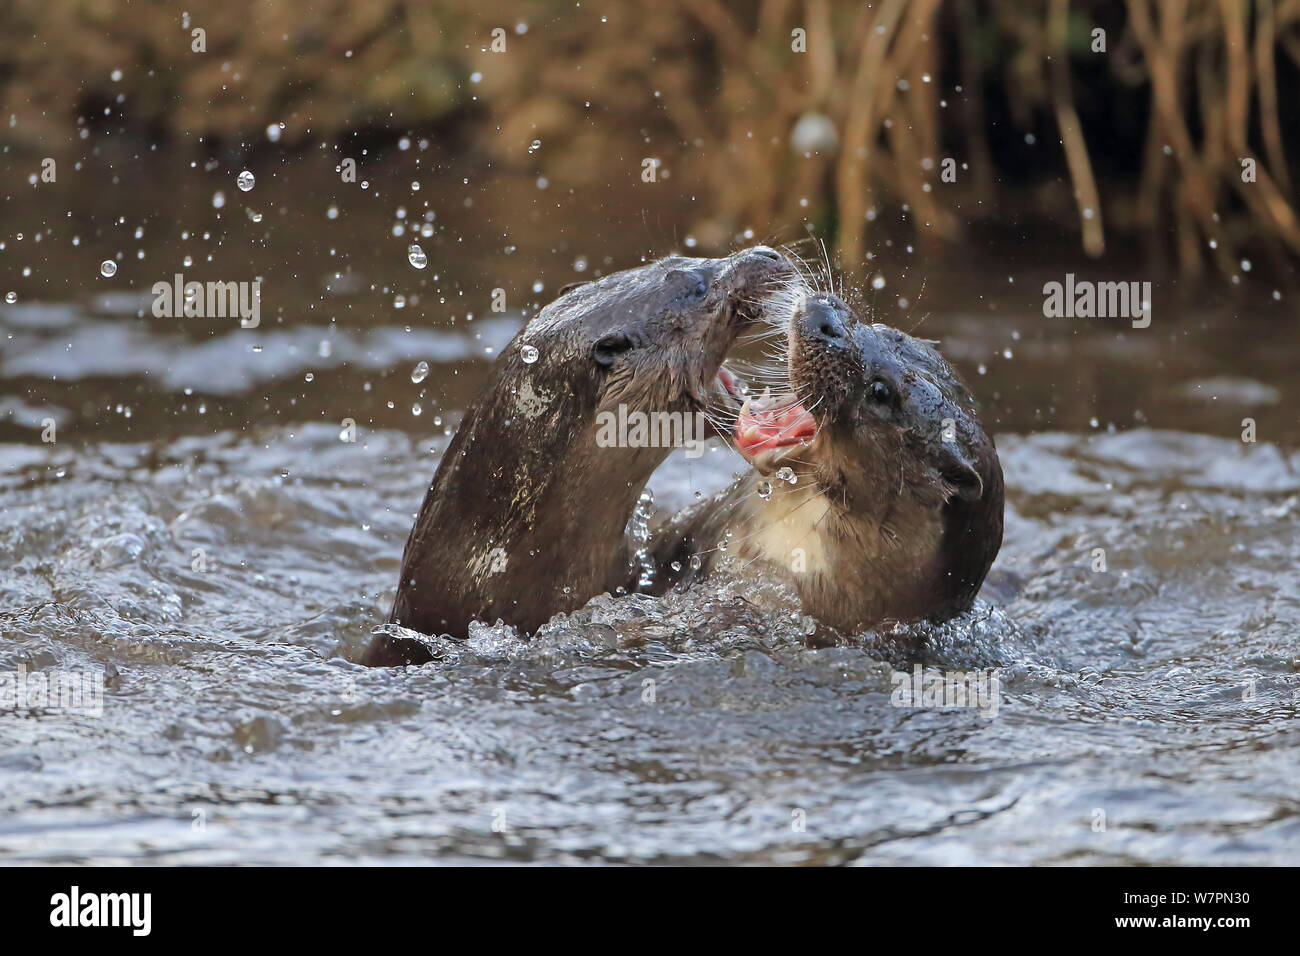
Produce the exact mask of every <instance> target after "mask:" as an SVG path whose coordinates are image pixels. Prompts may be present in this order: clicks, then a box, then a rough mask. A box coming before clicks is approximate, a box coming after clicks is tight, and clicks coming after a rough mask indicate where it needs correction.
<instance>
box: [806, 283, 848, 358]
mask: <svg viewBox="0 0 1300 956" xmlns="http://www.w3.org/2000/svg"><path fill="white" fill-rule="evenodd" d="M794 324H795V332H796V334H798V335H799V337H800V338H802V339H803V340H804V341H805V342H808V343H809V344H811V345H816V346H820V347H822V348H847V347H848V345H849V325H848V315H847V313H846V312H845V311H844V310H843V309H840V308H837V307H836V306H835V305H833V304H832V303H830V302H827V301H826V300H825V299H823V298H822V297H820V296H812V297H807V296H806V297H804V299H803V301H802V302H800V303H799V304H797V305H796V306H795V316H794Z"/></svg>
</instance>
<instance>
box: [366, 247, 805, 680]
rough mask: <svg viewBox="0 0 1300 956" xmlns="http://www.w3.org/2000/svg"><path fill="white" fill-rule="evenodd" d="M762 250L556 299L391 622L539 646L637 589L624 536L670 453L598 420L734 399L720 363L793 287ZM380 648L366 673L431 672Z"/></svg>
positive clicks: (388, 645)
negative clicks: (592, 608)
mask: <svg viewBox="0 0 1300 956" xmlns="http://www.w3.org/2000/svg"><path fill="white" fill-rule="evenodd" d="M793 274H794V270H793V267H792V266H791V264H790V263H789V261H788V260H787V259H786V258H785V257H784V256H782V255H781V254H780V253H778V252H776V251H774V250H772V249H768V248H766V247H763V246H756V247H754V248H752V249H745V250H742V251H741V252H737V253H735V254H734V255H731V256H728V257H725V258H721V259H690V258H684V257H680V256H673V257H669V258H666V259H661V260H659V261H657V262H652V263H649V264H647V265H644V266H642V267H640V268H637V269H629V270H627V271H625V272H619V273H615V274H613V275H610V276H606V277H604V278H602V279H598V280H596V281H594V282H590V283H587V284H585V285H582V286H580V287H579V288H576V289H574V290H573V291H569V292H567V293H562V294H561V295H560V297H559V298H558V299H556V300H555V301H554V302H552V303H551V304H550V305H548V306H546V307H545V308H544V309H542V310H541V312H539V313H538V314H537V315H536V316H535V317H534V318H533V319H532V320H531V321H530V322H529V323H528V325H527V326H525V328H524V329H523V331H521V332H520V333H519V335H517V336H516V337H515V339H514V341H512V342H511V343H510V345H509V346H507V347H506V348H505V349H504V350H503V352H502V354H501V356H500V358H499V359H498V360H497V362H496V364H495V365H494V366H493V369H492V372H491V374H490V375H489V377H488V380H487V382H486V383H485V385H484V387H483V390H482V392H481V393H480V395H479V397H478V399H477V400H476V401H475V402H474V404H473V405H472V406H471V407H470V409H469V411H468V412H467V413H466V415H465V418H464V420H463V421H462V422H461V425H460V428H459V429H458V430H457V431H456V436H455V438H453V439H452V442H451V445H450V446H449V447H448V448H447V451H446V452H445V454H444V455H443V457H442V461H441V463H440V464H439V466H438V471H437V474H436V475H435V476H434V479H433V483H432V485H431V486H430V487H429V491H428V494H427V495H426V496H425V499H424V505H423V507H422V508H421V509H420V514H419V517H417V518H416V519H415V525H414V527H413V528H412V530H411V535H410V539H409V540H408V541H407V543H406V551H405V553H404V555H403V558H402V573H401V578H400V580H399V581H398V586H397V597H396V599H395V601H394V603H393V610H392V614H391V617H390V621H391V622H392V623H395V624H400V625H402V626H404V627H407V628H410V629H412V630H415V631H419V632H421V633H424V634H443V633H450V634H451V635H453V636H455V637H464V636H465V634H466V633H467V629H468V626H469V623H470V622H471V621H475V620H477V621H485V622H488V623H491V622H493V621H496V620H497V619H502V620H504V621H505V622H506V623H507V624H513V625H515V626H517V627H519V628H520V629H521V630H524V631H532V630H534V629H536V628H537V627H538V626H539V625H541V624H544V623H545V622H546V621H547V620H549V619H550V618H551V617H552V616H553V615H555V614H558V613H560V612H562V611H571V610H573V609H575V608H578V607H581V606H582V605H583V604H585V603H586V602H587V601H588V600H589V599H590V598H592V597H594V596H596V595H597V594H600V593H602V592H605V591H610V592H614V591H616V590H617V589H618V588H620V587H625V586H634V580H633V574H632V568H631V567H630V565H629V551H628V547H627V545H626V543H625V538H624V528H625V526H626V525H627V523H628V519H629V517H630V516H631V514H632V511H633V508H634V507H635V505H636V503H637V499H638V497H639V496H640V494H641V492H642V490H643V488H644V487H645V483H646V481H647V480H648V479H649V477H650V474H651V472H653V471H654V469H655V468H656V467H657V466H658V465H659V463H660V462H662V461H663V459H664V458H665V457H666V456H667V454H668V452H669V450H670V449H669V448H667V447H664V446H663V445H662V444H659V443H656V444H654V445H652V446H647V445H645V444H643V443H637V444H634V443H631V442H628V443H626V444H624V445H621V446H616V447H609V443H607V442H602V441H601V440H600V438H601V436H600V435H599V421H600V418H601V413H602V412H604V413H608V414H610V415H617V413H618V412H619V410H620V408H622V409H623V410H625V411H626V410H631V411H634V412H636V413H638V414H639V415H645V414H654V415H661V414H668V415H672V414H678V415H683V414H693V413H694V412H695V411H700V410H703V409H704V408H705V407H706V406H708V405H710V404H715V403H716V402H718V401H719V399H720V398H721V397H722V396H725V395H727V394H729V393H730V391H731V389H732V388H733V385H732V380H731V379H730V377H729V376H728V375H727V374H726V373H725V372H724V371H722V370H721V363H722V360H723V357H724V355H725V354H726V351H727V348H728V347H729V346H730V345H731V343H732V341H733V339H735V337H736V335H737V334H738V333H739V332H740V331H741V330H742V329H743V328H744V327H746V326H747V325H748V324H749V323H750V322H751V321H753V320H754V319H755V318H756V317H757V314H758V310H759V309H760V308H761V306H762V301H763V297H764V295H765V294H766V293H767V292H769V291H771V289H772V288H773V286H774V285H779V284H780V283H782V282H784V281H789V280H791V279H792V278H793ZM430 659H431V654H430V652H429V650H428V649H427V648H426V647H425V646H424V645H423V644H422V643H421V642H419V641H418V640H416V639H414V638H405V637H402V638H398V637H392V636H388V635H381V636H380V637H379V638H377V639H376V641H375V642H374V643H373V644H372V645H371V647H370V649H369V651H368V652H367V654H366V656H365V657H364V659H363V661H362V663H366V664H371V665H385V664H388V665H392V664H402V663H408V664H410V663H422V662H425V661H428V660H430Z"/></svg>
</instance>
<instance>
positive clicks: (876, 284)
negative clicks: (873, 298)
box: [871, 275, 885, 292]
mask: <svg viewBox="0 0 1300 956" xmlns="http://www.w3.org/2000/svg"><path fill="white" fill-rule="evenodd" d="M884 287H885V277H884V276H882V275H877V276H873V277H872V279H871V288H873V289H875V290H876V291H877V292H879V291H880V290H881V289H883V288H884Z"/></svg>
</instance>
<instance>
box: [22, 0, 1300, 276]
mask: <svg viewBox="0 0 1300 956" xmlns="http://www.w3.org/2000/svg"><path fill="white" fill-rule="evenodd" d="M3 20H4V23H3V27H4V29H3V30H2V31H0V116H2V117H3V120H4V122H3V123H0V145H3V147H4V148H5V149H7V150H9V151H11V154H12V153H15V152H18V153H23V152H25V153H29V154H31V155H33V156H42V155H46V154H52V155H60V151H61V150H74V149H75V148H76V146H77V140H78V139H79V138H81V137H84V136H85V135H87V131H88V130H90V131H93V130H94V129H95V128H96V127H103V126H112V127H113V128H114V129H115V130H117V129H120V130H122V131H123V132H125V133H126V134H127V135H128V136H134V137H135V138H137V139H138V141H139V142H142V143H145V144H148V146H149V147H150V148H156V149H158V150H194V151H197V152H199V153H203V152H216V151H220V150H223V149H225V150H230V149H239V150H241V151H243V152H245V153H248V152H256V151H257V150H259V149H270V148H275V149H280V150H283V149H300V150H303V151H306V150H310V149H318V148H320V146H321V145H322V144H331V145H333V144H337V143H338V142H340V140H342V139H345V138H346V139H348V140H349V141H351V142H360V143H362V144H372V145H375V146H376V147H382V146H383V145H384V144H385V143H387V142H388V141H391V140H393V139H395V138H396V137H398V136H402V135H410V134H413V133H418V134H420V135H425V136H430V137H432V138H433V139H435V141H437V142H439V143H440V144H443V145H446V146H450V147H451V148H454V149H455V150H457V151H459V152H460V153H462V154H465V155H468V156H471V157H473V158H474V159H475V161H477V162H481V163H483V164H489V165H492V166H493V168H496V169H510V168H519V169H523V170H527V171H530V172H535V173H536V174H538V175H544V176H545V177H547V178H548V179H549V181H550V182H551V183H552V184H554V185H557V186H562V187H581V186H582V185H584V184H586V183H589V182H591V181H593V180H594V179H595V178H597V177H601V176H608V175H609V172H608V171H609V170H610V169H611V167H613V168H621V169H625V170H626V175H627V176H628V177H630V178H637V177H640V176H641V174H642V168H643V165H642V164H643V160H644V159H646V158H654V159H657V160H659V162H660V164H661V165H660V167H659V169H658V175H660V176H663V177H673V178H676V179H678V180H679V182H680V181H686V182H690V183H692V184H698V186H697V188H696V189H695V190H694V206H693V209H692V213H691V214H692V216H693V217H694V219H693V221H692V222H691V223H690V228H691V231H692V235H693V236H694V237H696V238H697V240H698V241H699V243H700V244H701V245H703V246H724V245H728V244H730V243H733V242H735V241H736V240H737V239H738V238H741V237H743V236H745V235H747V234H753V233H756V234H758V236H759V237H760V238H776V239H785V240H789V239H795V238H800V236H798V235H791V234H790V230H791V229H792V228H797V227H798V226H799V224H803V225H804V226H805V228H807V229H809V230H810V231H813V232H814V233H815V234H817V235H818V236H821V237H824V238H825V239H827V241H828V242H830V243H833V245H834V247H835V248H836V250H837V251H838V253H839V255H840V257H841V260H842V262H843V264H844V266H845V267H846V268H847V269H848V270H849V271H850V272H858V273H859V274H860V273H861V271H862V270H863V268H864V264H863V259H864V255H865V250H866V249H867V248H869V235H870V233H871V230H872V228H873V223H874V222H875V221H876V220H877V219H880V218H883V217H884V216H885V215H886V214H888V215H889V217H890V220H891V222H894V221H896V220H897V219H898V218H899V217H900V216H901V217H902V218H903V219H905V220H906V223H907V229H908V231H909V235H910V236H912V237H914V241H916V242H917V243H920V244H928V243H935V244H952V243H959V242H961V241H962V239H963V237H964V236H965V235H967V234H968V232H969V231H970V230H972V229H975V228H980V227H981V226H983V227H990V222H991V221H992V223H993V226H992V227H994V228H996V227H1003V228H1005V227H1006V225H1007V224H1008V223H1014V224H1016V228H1018V229H1020V231H1021V232H1020V234H1019V236H1018V237H1017V238H1019V239H1020V240H1022V241H1023V240H1024V239H1027V238H1029V236H1030V235H1031V232H1030V231H1029V228H1028V227H1027V226H1026V225H1025V224H1026V223H1032V222H1033V221H1035V220H1041V221H1050V222H1053V223H1056V224H1057V225H1058V226H1059V227H1060V228H1061V229H1064V230H1066V231H1068V233H1069V235H1070V237H1071V241H1072V242H1073V243H1075V247H1076V249H1081V250H1082V251H1083V252H1085V253H1086V254H1088V255H1089V256H1100V255H1102V254H1103V253H1104V251H1105V248H1106V244H1107V243H1108V242H1114V241H1115V240H1116V239H1117V238H1118V239H1122V240H1123V241H1124V242H1130V241H1132V242H1139V241H1140V242H1142V243H1144V244H1145V245H1146V246H1147V247H1148V249H1149V250H1150V251H1151V252H1152V253H1153V254H1154V255H1155V256H1157V257H1160V258H1163V259H1165V260H1167V261H1168V262H1169V263H1170V264H1171V265H1173V266H1175V267H1176V268H1177V270H1178V271H1179V272H1180V273H1181V274H1182V275H1184V276H1196V275H1199V274H1202V273H1209V274H1213V273H1219V274H1222V275H1225V276H1230V275H1233V274H1235V273H1236V272H1237V270H1238V265H1239V263H1240V261H1241V259H1242V258H1243V257H1244V256H1251V257H1254V259H1256V260H1257V261H1259V262H1261V263H1267V264H1270V265H1271V266H1272V267H1273V270H1274V271H1275V272H1276V273H1278V274H1282V275H1286V274H1289V273H1291V272H1293V270H1294V263H1295V261H1296V258H1297V257H1298V256H1300V222H1298V221H1297V217H1296V208H1297V204H1296V193H1295V187H1294V184H1295V183H1296V181H1297V177H1298V176H1300V171H1297V170H1296V169H1295V167H1294V163H1295V158H1296V156H1297V155H1300V111H1297V108H1296V106H1297V96H1296V91H1297V89H1300V0H1109V2H1081V0H1016V2H992V0H876V2H874V3H871V4H867V3H862V2H835V0H758V2H739V0H654V2H621V3H599V2H590V3H583V4H581V5H580V6H579V5H575V4H574V3H571V2H547V0H519V2H512V3H509V4H494V3H493V4H490V3H483V2H479V0H432V2H431V0H315V2H271V0H185V2H184V3H182V4H175V3H165V2H142V0H134V2H130V0H8V5H7V12H5V13H4V14H3ZM195 30H200V31H202V34H201V36H202V41H203V42H202V46H203V47H204V49H203V50H202V51H201V52H200V51H196V50H195V46H196V36H197V35H196V34H195V32H194V31H195ZM494 30H498V31H500V32H498V33H497V34H496V35H495V38H494V34H493V31H494ZM1098 31H1101V32H1098ZM494 47H496V48H497V49H494ZM501 48H503V49H501ZM281 129H283V132H282V133H281V132H280V130H281ZM539 142H541V143H545V144H546V148H545V149H541V150H535V149H533V148H530V147H532V146H533V144H536V143H539ZM945 159H951V160H953V161H954V164H955V165H953V166H952V167H951V168H952V169H953V175H950V176H949V177H944V176H943V175H942V172H943V169H944V165H945V164H944V160H945ZM1243 161H1250V162H1248V163H1245V164H1244V163H1243ZM1247 166H1253V175H1245V176H1244V175H1243V172H1244V171H1245V170H1246V167H1247ZM948 179H952V180H954V181H947V180H948ZM746 230H752V233H746ZM909 241H910V240H909Z"/></svg>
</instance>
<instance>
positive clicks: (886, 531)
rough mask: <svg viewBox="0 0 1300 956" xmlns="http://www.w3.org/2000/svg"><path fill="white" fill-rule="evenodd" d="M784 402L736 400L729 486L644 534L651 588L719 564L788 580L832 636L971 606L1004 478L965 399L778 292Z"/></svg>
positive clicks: (995, 528) (935, 360)
mask: <svg viewBox="0 0 1300 956" xmlns="http://www.w3.org/2000/svg"><path fill="white" fill-rule="evenodd" d="M784 311H786V312H787V313H788V327H787V329H786V334H785V339H786V343H787V355H786V362H787V370H786V374H788V377H789V386H790V387H791V389H792V390H793V395H792V396H790V397H789V398H787V399H785V400H781V399H773V398H771V397H770V396H769V395H768V394H766V393H765V394H764V396H762V397H759V398H757V399H752V398H751V399H749V400H748V401H746V402H745V403H744V404H743V405H742V406H741V407H740V408H739V409H738V410H737V412H736V424H735V429H734V437H735V443H736V448H737V450H738V451H739V452H740V453H741V454H742V455H743V456H744V457H745V458H746V459H747V460H748V461H750V462H751V463H752V464H753V465H754V470H753V471H751V472H750V473H749V474H748V475H745V476H744V477H742V478H741V479H740V480H739V481H738V482H737V483H736V484H734V485H733V486H732V487H731V488H730V489H728V490H727V491H725V492H723V493H721V494H720V495H718V496H716V497H715V498H714V499H712V500H709V501H705V502H702V503H701V504H699V505H697V506H695V507H693V508H691V509H688V510H687V511H686V512H684V513H682V514H681V515H678V516H677V517H676V518H674V519H672V520H671V521H669V522H668V523H666V524H665V525H664V526H663V527H661V528H659V529H658V533H657V535H656V540H655V541H654V543H653V553H654V555H655V558H656V561H657V563H658V564H659V566H660V568H661V569H662V571H663V574H661V575H660V582H659V585H658V590H659V591H660V592H661V593H662V591H664V590H666V589H667V588H668V587H669V586H671V585H674V584H687V583H690V582H691V581H693V580H695V579H696V578H698V577H700V576H702V575H704V574H707V573H708V572H709V570H710V569H711V568H712V567H713V566H714V565H716V564H717V562H718V559H719V556H720V555H722V554H728V553H729V554H734V555H736V556H737V557H738V558H739V559H741V560H744V561H751V562H752V561H762V562H764V563H765V564H766V565H767V566H769V567H771V568H772V569H774V570H776V571H778V573H782V574H785V575H787V576H789V577H790V578H791V579H792V580H793V583H794V585H795V587H796V589H797V590H798V593H799V597H800V600H801V602H802V603H803V606H804V611H805V613H807V614H809V615H811V616H812V617H814V618H816V619H817V621H818V622H820V623H821V624H822V625H825V626H827V627H830V628H832V629H834V630H836V631H840V632H844V633H860V632H861V631H863V630H866V629H868V628H870V627H871V626H873V625H876V624H879V623H881V622H883V621H890V620H895V621H901V620H918V619H929V620H934V621H942V620H946V619H948V618H951V617H954V616H956V615H957V614H959V613H961V612H963V611H965V610H967V609H969V608H970V607H971V605H972V604H973V603H974V600H975V596H976V594H977V593H978V592H979V589H980V585H981V584H982V583H983V581H984V577H985V575H986V574H987V573H988V570H989V568H990V566H991V565H992V564H993V559H994V557H995V556H996V555H997V553H998V549H999V548H1000V547H1001V544H1002V520H1003V493H1004V492H1003V482H1002V467H1001V464H1000V463H999V461H998V456H997V450H996V449H995V447H994V445H993V442H992V440H991V439H990V438H989V437H988V436H987V435H986V434H985V432H984V429H983V427H982V426H981V425H980V421H979V418H978V413H977V408H976V404H975V400H974V399H973V398H972V396H971V394H970V392H969V391H968V390H967V388H966V386H965V385H964V384H963V383H962V381H961V379H960V378H959V377H958V375H957V373H956V372H955V371H954V370H953V369H952V368H951V367H950V366H949V365H948V363H947V362H945V361H944V360H943V358H942V357H941V356H940V355H939V353H938V352H937V351H935V349H934V348H933V347H932V346H931V345H930V344H929V343H927V342H924V341H922V340H920V339H916V338H913V337H912V336H910V335H907V334H905V333H903V332H901V331H899V330H897V329H893V328H890V327H888V326H884V325H878V324H870V323H868V322H865V321H859V320H858V318H857V316H856V315H855V314H854V313H853V311H852V310H851V309H850V308H849V306H847V305H846V304H845V303H844V302H843V301H842V300H841V299H839V298H837V297H836V296H834V295H830V294H823V293H816V292H813V291H811V290H808V289H804V290H801V291H795V292H793V293H791V295H790V298H789V301H788V303H787V304H786V306H785V307H784Z"/></svg>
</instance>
